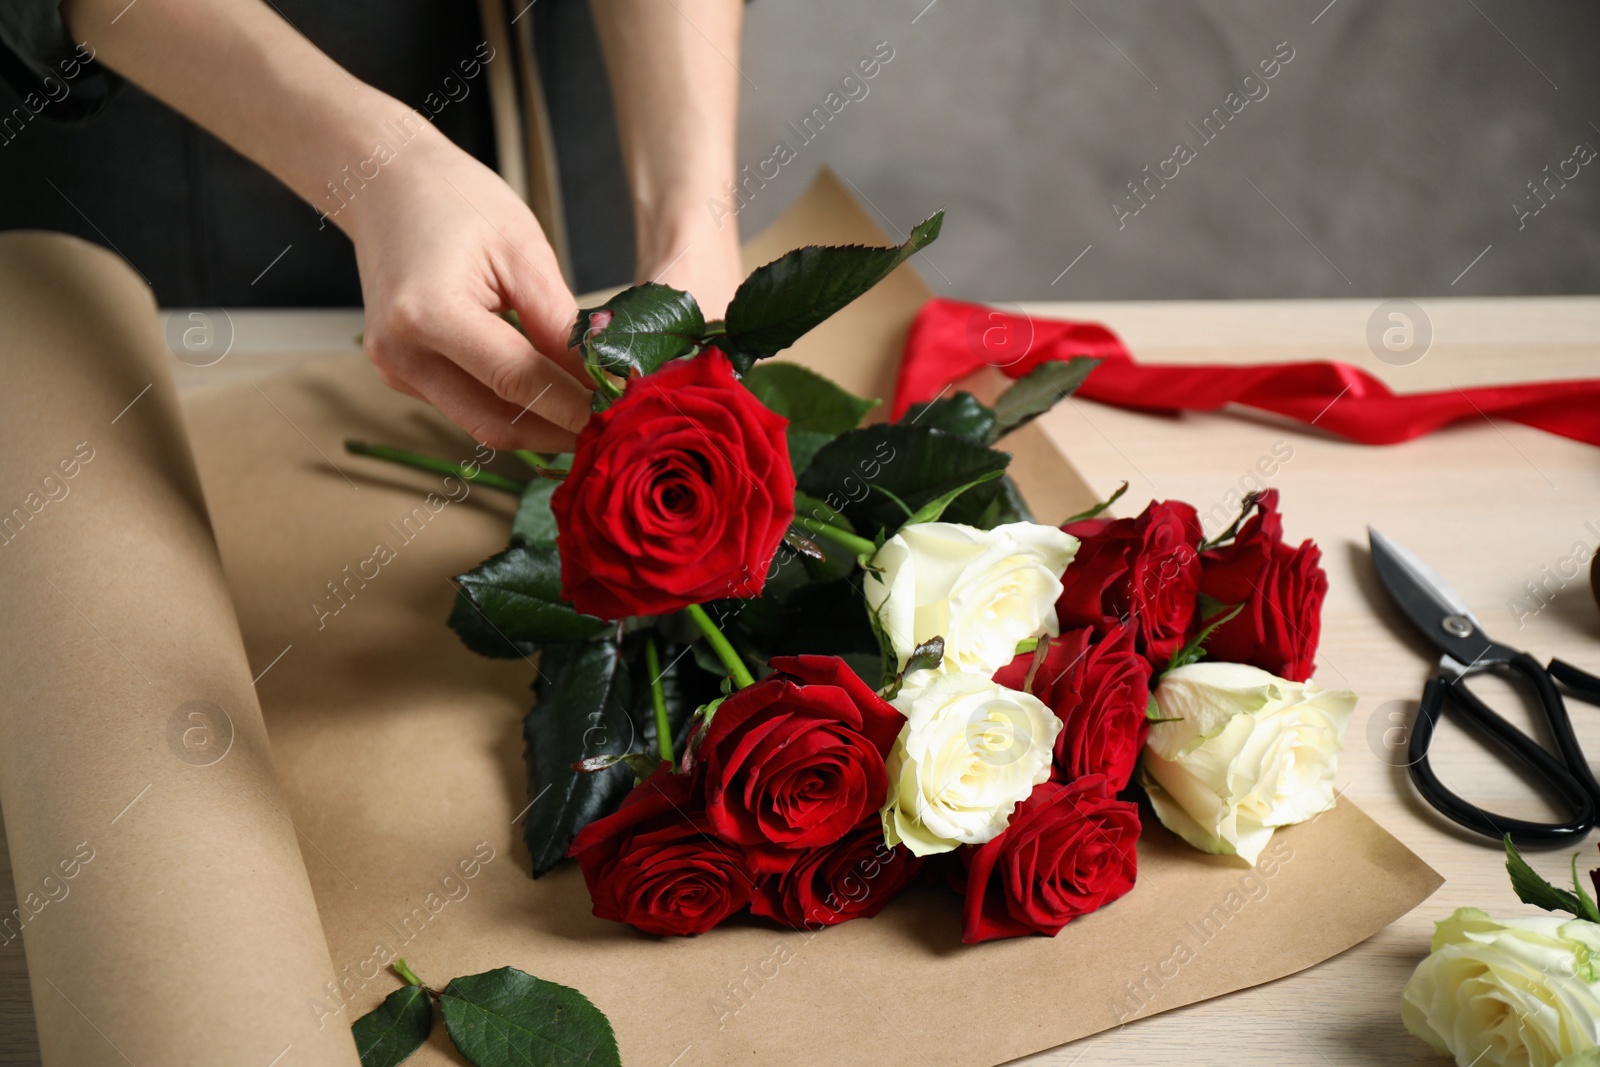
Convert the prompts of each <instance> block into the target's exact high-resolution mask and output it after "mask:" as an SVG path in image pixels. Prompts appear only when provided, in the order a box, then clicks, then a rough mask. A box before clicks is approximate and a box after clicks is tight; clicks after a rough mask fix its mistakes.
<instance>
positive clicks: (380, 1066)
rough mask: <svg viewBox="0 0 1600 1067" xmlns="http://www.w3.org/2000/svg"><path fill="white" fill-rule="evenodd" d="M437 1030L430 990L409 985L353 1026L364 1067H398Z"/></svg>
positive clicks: (385, 999) (388, 997)
mask: <svg viewBox="0 0 1600 1067" xmlns="http://www.w3.org/2000/svg"><path fill="white" fill-rule="evenodd" d="M431 1029H433V1003H432V1002H431V1001H430V1000H429V999H428V991H427V990H426V989H423V988H422V987H421V986H414V985H408V986H405V987H403V988H400V989H396V990H395V991H394V992H393V993H390V994H389V995H388V996H386V997H384V998H383V1003H382V1004H379V1005H378V1006H377V1007H376V1008H373V1009H372V1010H371V1011H369V1012H367V1014H365V1015H363V1016H362V1017H361V1018H359V1019H357V1020H356V1021H355V1022H354V1023H353V1024H352V1025H351V1027H350V1033H351V1035H352V1036H353V1037H354V1038H355V1039H356V1052H357V1053H358V1054H360V1056H361V1067H394V1065H395V1064H397V1063H399V1062H401V1061H402V1060H404V1059H405V1058H406V1057H407V1056H410V1055H411V1054H412V1053H413V1052H415V1051H417V1049H419V1048H421V1047H422V1043H423V1042H424V1041H426V1040H428V1031H429V1030H431Z"/></svg>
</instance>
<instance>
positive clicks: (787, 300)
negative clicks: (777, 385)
mask: <svg viewBox="0 0 1600 1067" xmlns="http://www.w3.org/2000/svg"><path fill="white" fill-rule="evenodd" d="M943 222H944V212H943V211H938V212H935V213H934V214H933V215H931V216H929V217H928V218H927V219H925V220H924V221H922V222H920V223H918V224H917V226H916V227H915V228H914V229H913V230H912V231H911V236H910V237H908V238H907V239H906V242H905V244H903V245H901V246H899V247H898V248H867V247H863V246H860V245H849V246H844V247H834V248H819V247H810V248H798V249H795V250H794V251H793V252H790V253H788V254H786V255H783V256H780V257H779V258H778V259H776V260H774V261H772V262H771V263H768V264H767V265H766V266H764V267H758V268H756V270H755V271H753V272H752V273H751V275H750V276H749V277H748V278H746V279H745V280H744V282H743V284H741V285H740V286H739V289H738V291H737V292H735V293H734V294H733V300H732V302H731V303H729V304H728V315H727V319H726V320H725V322H724V328H725V329H726V331H727V334H726V336H724V337H722V338H721V339H719V340H718V342H717V345H718V347H720V348H721V349H722V350H723V351H725V352H727V354H728V358H729V359H731V360H732V361H733V365H734V366H735V367H736V368H738V370H739V371H740V372H741V373H742V372H744V371H746V370H749V369H750V367H751V366H753V365H754V363H755V361H756V360H758V359H765V358H766V357H767V356H771V355H773V354H775V353H777V352H781V351H782V350H783V349H785V348H788V347H789V346H790V345H792V344H794V343H795V341H797V340H799V339H800V337H801V336H803V335H804V334H805V333H806V332H807V331H808V330H810V329H811V328H812V327H813V326H816V325H817V324H818V323H820V322H822V321H823V320H825V319H827V318H828V317H829V316H830V315H832V314H833V313H834V312H836V311H838V310H839V309H840V308H842V307H844V306H845V305H846V304H848V303H850V302H851V301H852V300H854V299H855V298H856V297H858V296H860V295H861V294H862V293H865V292H866V291H867V290H868V289H871V288H872V287H873V286H874V285H877V284H878V283H879V282H880V281H882V280H883V279H884V278H885V277H887V276H888V274H889V272H890V271H892V270H894V269H895V268H896V267H898V266H899V265H900V264H901V263H903V262H905V260H906V259H907V257H909V256H911V255H912V254H913V253H915V252H916V251H918V250H919V249H921V248H923V247H924V246H926V245H927V244H928V243H929V242H931V241H933V239H934V238H936V237H938V236H939V227H940V226H941V225H942V224H943Z"/></svg>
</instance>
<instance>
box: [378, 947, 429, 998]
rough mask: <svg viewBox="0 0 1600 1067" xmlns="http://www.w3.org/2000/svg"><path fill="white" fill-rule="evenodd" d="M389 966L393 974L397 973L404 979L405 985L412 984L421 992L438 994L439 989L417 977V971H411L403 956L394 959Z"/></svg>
mask: <svg viewBox="0 0 1600 1067" xmlns="http://www.w3.org/2000/svg"><path fill="white" fill-rule="evenodd" d="M389 966H391V967H393V968H394V973H395V974H398V975H399V976H400V977H401V978H404V979H405V980H406V984H407V985H414V986H416V987H417V988H418V989H421V990H422V991H423V992H425V993H428V994H431V995H432V996H438V995H439V991H438V990H437V989H433V988H430V987H429V986H428V984H427V983H426V982H424V981H423V980H422V979H420V978H418V977H417V972H416V971H413V970H412V969H411V966H410V965H409V964H407V963H406V960H405V957H404V956H402V957H400V958H399V959H397V960H395V961H394V962H393V963H391V964H390V965H389Z"/></svg>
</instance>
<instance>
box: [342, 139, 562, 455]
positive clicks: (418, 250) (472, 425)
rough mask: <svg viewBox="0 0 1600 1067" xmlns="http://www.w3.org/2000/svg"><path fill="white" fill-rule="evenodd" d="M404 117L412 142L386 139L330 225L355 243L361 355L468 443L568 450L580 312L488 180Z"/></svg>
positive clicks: (532, 234) (518, 204) (547, 256)
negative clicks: (573, 346) (362, 318)
mask: <svg viewBox="0 0 1600 1067" xmlns="http://www.w3.org/2000/svg"><path fill="white" fill-rule="evenodd" d="M401 114H402V115H403V116H404V118H405V120H408V121H409V122H410V123H411V127H410V131H409V132H413V133H414V136H413V137H412V139H410V140H408V141H406V142H404V143H398V138H395V139H393V140H391V141H390V142H389V147H390V148H392V149H393V150H394V151H393V157H392V158H391V159H389V161H388V162H386V163H383V164H382V165H381V166H379V167H378V170H377V173H376V175H375V176H373V177H372V178H371V179H370V180H366V181H365V182H364V183H362V184H356V183H354V182H352V183H351V185H350V186H349V187H348V189H349V192H348V193H347V195H348V200H347V201H346V202H344V203H343V205H342V206H341V207H340V208H339V209H338V211H337V213H336V214H332V215H330V219H331V221H333V222H334V223H336V224H337V225H339V226H340V228H341V229H343V230H344V231H345V233H347V234H348V235H349V236H350V239H351V240H352V241H353V242H354V243H355V246H356V262H357V264H358V266H359V268H360V271H361V292H362V297H363V300H364V303H365V305H366V340H365V347H366V352H367V356H368V357H369V358H370V359H371V360H372V362H373V364H374V365H375V366H376V367H377V369H378V375H379V377H380V378H382V379H383V381H384V383H385V384H386V385H388V386H390V387H391V388H394V389H398V390H399V391H401V392H403V393H407V394H409V395H411V396H414V397H417V398H418V399H420V400H425V401H427V402H428V403H430V404H432V405H434V406H435V407H437V408H438V409H439V410H440V411H441V412H443V413H444V414H445V416H446V417H448V418H449V419H450V421H452V422H454V423H455V424H456V425H457V426H459V427H461V428H462V429H463V430H465V431H466V432H467V433H469V434H471V435H472V437H473V438H474V439H475V440H478V441H481V442H483V443H485V444H487V445H490V446H491V447H494V448H500V449H510V448H528V449H533V450H535V451H540V452H558V451H568V450H570V449H571V448H572V447H573V443H574V440H575V435H576V433H577V431H578V430H580V429H582V428H583V424H584V423H585V422H586V421H588V418H589V411H590V408H589V400H590V390H591V389H592V388H593V383H592V382H591V381H590V380H589V378H588V376H587V375H586V374H585V372H584V370H583V366H582V364H581V362H580V360H579V359H578V357H577V355H576V354H575V353H574V352H572V351H571V350H569V349H568V347H567V338H568V336H569V334H570V332H571V330H572V326H573V323H574V322H575V321H576V320H577V310H578V309H577V303H576V302H575V301H574V299H573V296H572V293H571V292H570V291H569V290H568V289H567V286H566V284H565V283H564V282H563V281H562V278H561V270H560V267H559V266H558V264H557V262H556V257H555V253H554V252H553V251H552V250H551V248H550V243H549V241H547V240H546V239H545V235H544V232H543V231H542V230H541V229H540V227H539V223H538V222H537V221H536V220H535V219H534V217H533V213H532V212H531V211H530V210H529V209H528V207H527V205H526V204H524V203H523V202H522V201H521V199H519V198H518V197H517V195H516V194H515V193H514V192H512V190H511V188H510V187H509V186H507V185H506V183H505V182H504V181H502V180H501V179H500V177H499V176H498V175H496V174H495V173H494V172H493V171H491V170H489V168H487V167H485V166H484V165H483V164H481V163H479V162H478V161H477V160H475V159H473V158H472V157H471V156H470V155H468V154H467V153H466V152H464V151H462V150H461V149H459V148H457V147H456V146H455V145H454V144H452V143H451V142H450V141H449V140H448V139H446V138H445V137H444V136H443V135H442V134H440V133H439V131H438V130H436V129H435V128H434V127H433V126H431V125H428V124H426V123H423V122H422V121H421V120H420V119H419V118H418V116H417V115H416V114H415V113H414V112H412V111H410V110H409V109H408V110H405V111H403V112H401ZM397 121H398V120H397ZM390 128H391V129H393V128H394V127H393V126H391V127H390ZM366 170H368V171H369V172H370V170H371V168H370V167H368V168H366ZM508 310H514V311H515V312H516V313H517V316H518V318H519V319H520V320H521V322H522V326H523V330H525V331H526V336H524V335H523V333H521V332H518V330H517V328H516V327H515V326H513V325H511V323H509V322H507V321H506V320H505V319H504V318H503V317H502V313H503V312H505V311H508Z"/></svg>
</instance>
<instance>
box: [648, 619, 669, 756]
mask: <svg viewBox="0 0 1600 1067" xmlns="http://www.w3.org/2000/svg"><path fill="white" fill-rule="evenodd" d="M644 663H645V668H646V669H647V670H649V672H650V700H651V702H652V703H653V704H654V705H655V709H656V750H657V751H658V752H660V753H661V758H662V759H664V760H666V761H667V762H668V763H671V762H672V726H671V724H670V723H668V722H667V694H666V691H665V690H663V689H662V688H661V653H660V652H658V651H656V639H655V635H654V634H651V635H650V636H649V637H647V638H645V642H644Z"/></svg>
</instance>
